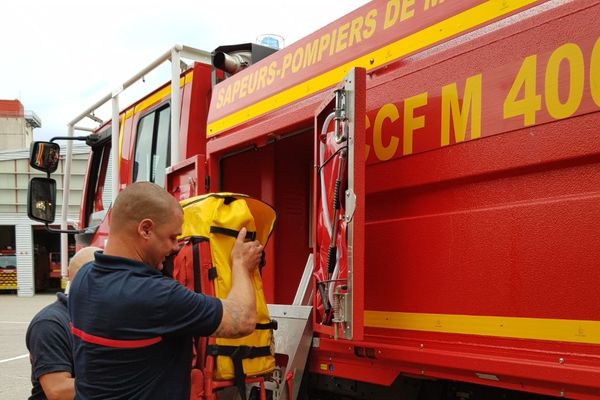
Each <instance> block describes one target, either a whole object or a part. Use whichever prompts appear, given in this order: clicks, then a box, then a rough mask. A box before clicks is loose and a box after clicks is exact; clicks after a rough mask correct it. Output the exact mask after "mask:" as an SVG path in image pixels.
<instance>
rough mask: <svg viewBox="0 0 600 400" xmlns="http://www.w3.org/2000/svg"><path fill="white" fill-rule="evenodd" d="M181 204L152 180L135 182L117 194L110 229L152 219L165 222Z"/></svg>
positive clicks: (158, 222)
mask: <svg viewBox="0 0 600 400" xmlns="http://www.w3.org/2000/svg"><path fill="white" fill-rule="evenodd" d="M176 209H179V210H181V206H180V205H179V203H178V202H177V200H175V198H174V197H173V196H171V195H170V194H169V192H167V191H166V190H165V189H163V188H162V187H160V186H158V185H156V184H154V183H152V182H135V183H132V184H131V185H128V186H127V187H126V188H125V189H123V190H122V191H121V192H120V193H119V195H118V196H117V198H116V200H115V203H114V205H113V208H112V211H111V215H110V230H111V231H113V232H114V231H117V230H120V229H122V228H123V227H125V226H128V225H129V224H131V223H134V224H136V225H137V224H138V223H139V222H140V221H142V220H143V219H146V218H148V219H151V220H152V221H154V222H155V223H156V224H164V223H166V222H167V221H169V220H171V219H172V218H173V211H174V210H176Z"/></svg>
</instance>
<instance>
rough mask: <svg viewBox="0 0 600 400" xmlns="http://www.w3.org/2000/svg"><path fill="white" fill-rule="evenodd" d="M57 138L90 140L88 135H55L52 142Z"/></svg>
mask: <svg viewBox="0 0 600 400" xmlns="http://www.w3.org/2000/svg"><path fill="white" fill-rule="evenodd" d="M56 140H82V141H84V142H85V141H86V140H88V137H87V136H54V137H53V138H52V139H50V141H51V142H54V141H56Z"/></svg>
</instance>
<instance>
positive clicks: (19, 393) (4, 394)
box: [0, 292, 56, 400]
mask: <svg viewBox="0 0 600 400" xmlns="http://www.w3.org/2000/svg"><path fill="white" fill-rule="evenodd" d="M54 300H56V294H55V293H48V294H46V293H44V294H36V295H35V296H33V297H17V295H16V294H14V293H1V292H0V399H2V400H26V399H27V398H28V397H29V395H30V394H31V364H30V363H29V353H28V352H27V347H26V346H25V332H26V331H27V326H28V325H29V321H31V319H32V318H33V316H34V315H35V314H36V313H37V312H38V311H39V310H41V309H42V308H44V307H45V306H46V305H47V304H50V303H52V302H53V301H54Z"/></svg>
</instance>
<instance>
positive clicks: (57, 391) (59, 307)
mask: <svg viewBox="0 0 600 400" xmlns="http://www.w3.org/2000/svg"><path fill="white" fill-rule="evenodd" d="M96 250H100V249H99V248H97V247H84V248H83V249H81V250H79V251H78V252H77V253H76V254H75V255H74V256H73V258H72V259H71V261H70V262H69V282H70V281H72V280H73V278H75V275H76V274H77V271H78V270H79V268H80V267H81V266H82V265H83V264H85V263H87V262H90V261H92V260H93V259H94V252H95V251H96ZM67 290H68V289H67ZM65 293H66V291H65ZM56 297H57V299H56V301H55V302H54V303H52V304H49V305H47V306H46V307H44V308H43V309H42V310H40V312H38V313H37V314H36V315H35V317H33V319H32V320H31V322H30V323H29V326H28V327H27V334H26V335H25V343H26V344H27V349H28V350H29V360H30V361H31V385H32V388H31V396H30V397H29V400H45V399H53V400H73V399H74V398H75V374H74V372H73V339H72V336H71V329H70V327H69V310H68V309H67V297H66V296H65V295H64V294H62V293H57V294H56Z"/></svg>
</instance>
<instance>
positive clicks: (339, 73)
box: [207, 0, 538, 136]
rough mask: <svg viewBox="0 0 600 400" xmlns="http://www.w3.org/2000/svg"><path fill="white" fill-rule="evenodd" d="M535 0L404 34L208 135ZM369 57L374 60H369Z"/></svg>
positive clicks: (504, 0) (518, 0)
mask: <svg viewBox="0 0 600 400" xmlns="http://www.w3.org/2000/svg"><path fill="white" fill-rule="evenodd" d="M536 1H538V0H488V1H486V2H484V3H482V4H479V5H477V6H475V7H473V8H470V9H468V10H465V11H463V12H462V13H460V14H457V15H454V16H452V17H450V18H448V19H445V20H443V21H440V22H438V23H437V24H434V25H431V26H429V27H427V28H425V29H422V30H420V31H418V32H415V33H413V34H412V35H409V36H406V37H404V38H402V39H400V40H397V41H396V42H394V43H391V44H389V45H387V46H384V47H381V48H379V49H377V50H375V51H373V52H371V53H368V54H365V55H364V56H361V57H359V58H356V59H354V60H352V61H350V62H347V63H345V64H343V65H341V66H339V67H337V68H335V69H332V70H330V71H328V72H326V73H324V74H321V75H319V76H316V77H314V78H312V79H309V80H307V81H304V82H302V83H300V84H298V85H296V86H293V87H291V88H289V89H286V90H284V91H282V92H279V93H277V94H275V95H273V96H271V97H268V98H266V99H264V100H261V101H258V102H256V103H254V104H252V105H250V106H248V107H245V108H243V109H241V110H239V111H236V112H234V113H232V114H229V115H228V116H226V117H223V118H221V119H218V120H216V121H213V122H211V123H210V124H208V127H207V128H208V129H207V136H213V135H216V134H217V133H219V132H222V131H224V130H226V129H229V128H231V127H233V126H235V125H238V124H241V123H243V122H246V121H248V120H250V119H252V118H255V117H257V116H259V115H262V114H265V113H267V112H269V111H271V110H274V109H276V108H279V107H282V106H285V105H287V104H290V103H292V102H294V101H296V100H299V99H301V98H303V97H306V96H309V95H311V94H314V93H316V92H318V91H320V90H323V89H325V88H327V87H329V86H333V85H335V84H337V83H339V82H340V81H341V80H342V79H343V78H344V76H346V74H347V73H348V71H350V69H352V68H354V67H363V68H365V69H366V70H367V71H368V70H371V69H374V68H377V67H380V66H381V65H384V64H387V63H389V62H391V61H394V60H397V59H399V58H401V57H404V56H406V55H408V54H410V53H413V52H415V51H418V50H420V49H423V48H425V47H428V46H430V45H432V44H435V43H437V42H439V41H441V40H444V39H447V38H449V37H451V36H454V35H456V34H458V33H461V32H465V31H467V30H469V29H472V28H474V27H476V26H478V25H481V24H483V23H486V22H489V21H491V20H493V19H495V18H498V17H501V16H503V15H506V14H510V13H512V12H514V11H516V10H518V9H520V8H523V7H526V6H528V5H530V4H532V3H535V2H536ZM371 59H372V60H373V62H372V63H371Z"/></svg>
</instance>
